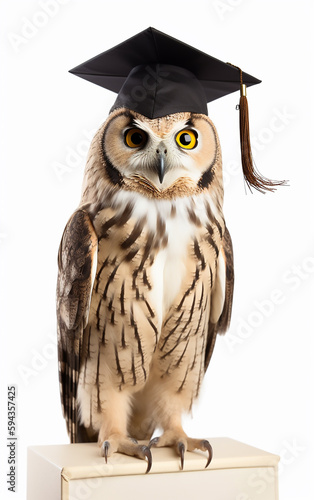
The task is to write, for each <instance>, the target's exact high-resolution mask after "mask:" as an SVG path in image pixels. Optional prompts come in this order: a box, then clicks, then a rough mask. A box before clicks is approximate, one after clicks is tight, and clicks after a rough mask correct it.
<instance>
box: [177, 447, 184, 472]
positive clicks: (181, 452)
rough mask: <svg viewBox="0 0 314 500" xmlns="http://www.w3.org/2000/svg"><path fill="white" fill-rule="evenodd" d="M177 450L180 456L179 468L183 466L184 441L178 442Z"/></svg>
mask: <svg viewBox="0 0 314 500" xmlns="http://www.w3.org/2000/svg"><path fill="white" fill-rule="evenodd" d="M178 451H179V455H180V457H181V470H183V468H184V453H185V446H184V443H181V442H180V443H178Z"/></svg>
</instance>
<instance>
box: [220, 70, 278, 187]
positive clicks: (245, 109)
mask: <svg viewBox="0 0 314 500" xmlns="http://www.w3.org/2000/svg"><path fill="white" fill-rule="evenodd" d="M227 64H230V66H233V67H234V68H237V69H238V70H239V72H240V91H241V96H240V103H239V110H240V143H241V159H242V170H243V175H244V179H245V182H246V184H247V186H248V188H249V189H250V191H252V189H251V187H253V188H255V189H257V191H260V192H261V193H264V192H265V191H274V190H275V189H276V187H277V186H282V185H285V184H286V181H272V180H270V179H267V178H266V177H264V176H263V175H261V174H260V173H259V172H258V170H257V169H256V167H255V165H254V160H253V155H252V149H251V141H250V125H249V106H248V101H247V97H246V85H245V84H244V83H243V75H242V70H241V68H239V67H238V66H235V65H234V64H231V63H227Z"/></svg>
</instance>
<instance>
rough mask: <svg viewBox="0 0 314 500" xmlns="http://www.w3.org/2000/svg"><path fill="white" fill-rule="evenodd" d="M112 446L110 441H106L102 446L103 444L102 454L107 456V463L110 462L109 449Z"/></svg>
mask: <svg viewBox="0 0 314 500" xmlns="http://www.w3.org/2000/svg"><path fill="white" fill-rule="evenodd" d="M109 448H110V443H109V441H104V442H103V444H102V446H101V456H102V457H105V462H106V464H107V463H108V451H109Z"/></svg>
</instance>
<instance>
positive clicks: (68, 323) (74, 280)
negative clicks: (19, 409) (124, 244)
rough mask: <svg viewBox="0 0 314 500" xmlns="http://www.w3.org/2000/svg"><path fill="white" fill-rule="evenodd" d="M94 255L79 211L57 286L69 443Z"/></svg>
mask: <svg viewBox="0 0 314 500" xmlns="http://www.w3.org/2000/svg"><path fill="white" fill-rule="evenodd" d="M96 251H97V236H96V233H95V230H94V227H93V225H92V223H91V221H90V218H89V216H88V214H87V213H86V212H84V211H83V210H78V211H76V212H75V213H74V214H73V215H72V217H71V218H70V220H69V222H68V223H67V225H66V227H65V230H64V233H63V236H62V239H61V243H60V247H59V254H58V268H59V273H58V283H57V322H58V358H59V381H60V394H61V403H62V409H63V415H64V418H65V419H66V423H67V430H68V434H69V436H70V439H71V442H72V443H73V442H76V433H77V418H76V391H77V383H78V376H79V370H80V361H81V360H80V355H81V346H82V342H83V331H84V327H85V325H86V322H87V319H88V313H89V305H90V295H91V290H92V280H93V277H92V270H93V261H94V258H95V255H96V254H97V252H96Z"/></svg>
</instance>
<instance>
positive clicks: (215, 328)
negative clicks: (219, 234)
mask: <svg viewBox="0 0 314 500" xmlns="http://www.w3.org/2000/svg"><path fill="white" fill-rule="evenodd" d="M220 251H221V252H222V255H223V258H224V261H225V264H226V285H225V300H224V306H223V310H222V313H221V315H220V317H219V320H218V322H217V323H211V322H209V326H208V336H207V344H206V351H205V370H206V369H207V367H208V365H209V362H210V358H211V355H212V353H213V349H214V346H215V340H216V336H217V333H220V334H224V333H225V332H226V331H227V330H228V328H229V324H230V319H231V311H232V300H233V287H234V268H233V250H232V241H231V236H230V233H229V231H228V229H227V228H225V232H224V236H223V239H222V246H221V249H220Z"/></svg>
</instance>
